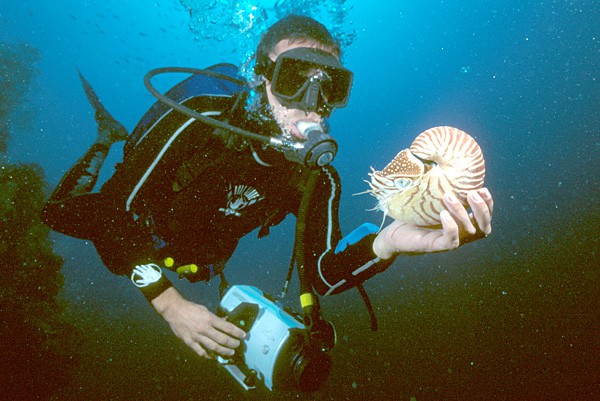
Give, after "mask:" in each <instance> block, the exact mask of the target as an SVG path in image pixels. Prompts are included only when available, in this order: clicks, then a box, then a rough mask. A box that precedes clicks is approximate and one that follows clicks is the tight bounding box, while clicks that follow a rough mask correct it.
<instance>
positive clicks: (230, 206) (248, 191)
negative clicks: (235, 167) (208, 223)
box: [219, 185, 264, 217]
mask: <svg viewBox="0 0 600 401" xmlns="http://www.w3.org/2000/svg"><path fill="white" fill-rule="evenodd" d="M263 198H264V197H263V196H261V195H260V194H259V193H258V191H257V190H256V189H254V188H252V187H249V186H247V185H236V186H235V187H233V186H231V185H230V186H229V193H228V194H227V207H225V208H220V209H219V211H220V212H223V213H225V216H230V215H232V214H233V215H234V216H238V217H239V216H241V212H240V211H241V210H242V209H243V208H245V207H247V206H250V205H252V204H254V203H256V202H258V201H260V200H262V199H263Z"/></svg>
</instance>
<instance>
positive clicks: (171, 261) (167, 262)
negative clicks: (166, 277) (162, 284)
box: [164, 257, 175, 267]
mask: <svg viewBox="0 0 600 401" xmlns="http://www.w3.org/2000/svg"><path fill="white" fill-rule="evenodd" d="M164 263H165V266H166V267H173V266H174V265H175V259H173V258H171V257H168V258H166V259H165V260H164Z"/></svg>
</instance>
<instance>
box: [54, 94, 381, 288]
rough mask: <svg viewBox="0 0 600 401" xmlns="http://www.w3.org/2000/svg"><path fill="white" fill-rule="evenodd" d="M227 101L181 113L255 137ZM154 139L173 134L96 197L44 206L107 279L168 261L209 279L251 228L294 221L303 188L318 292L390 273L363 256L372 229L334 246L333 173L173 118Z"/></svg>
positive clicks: (206, 98) (137, 156) (251, 125)
mask: <svg viewBox="0 0 600 401" xmlns="http://www.w3.org/2000/svg"><path fill="white" fill-rule="evenodd" d="M235 100H236V96H223V95H219V96H210V95H202V96H196V97H193V98H191V99H188V100H186V103H185V104H186V105H188V106H189V107H192V108H194V109H195V110H197V111H199V112H204V113H209V114H211V115H213V116H216V117H217V118H220V119H223V118H225V117H227V118H228V120H229V121H230V122H231V123H232V124H236V125H238V126H242V127H244V128H246V129H248V130H253V131H254V132H256V131H261V130H262V131H264V130H265V126H261V124H260V123H259V122H258V121H256V120H252V119H250V118H248V115H247V112H246V110H245V108H244V107H243V105H238V106H237V107H235V108H233V111H232V112H230V111H231V110H232V107H233V105H234V103H235ZM138 128H139V127H138ZM153 130H157V131H156V132H158V131H161V132H170V133H173V132H176V133H177V135H176V138H175V139H172V141H171V143H170V144H169V146H168V148H167V147H165V146H163V145H164V143H165V141H162V142H161V143H160V144H158V143H156V142H152V141H146V140H145V139H144V140H140V142H139V143H138V144H137V145H135V147H134V148H132V149H127V147H126V152H125V158H124V162H123V163H121V164H120V165H118V166H117V170H116V172H115V174H114V175H113V177H111V178H110V179H109V180H108V181H107V182H106V183H105V184H104V185H103V187H102V188H101V190H100V192H99V193H89V194H83V195H76V196H67V197H64V196H63V197H61V198H57V197H52V198H51V199H50V200H49V202H48V203H47V205H46V207H45V209H44V211H43V219H44V221H45V222H46V223H47V224H48V225H50V226H51V227H52V228H53V229H55V230H57V231H60V232H62V233H65V234H67V235H71V236H74V237H78V238H84V239H89V240H91V241H93V243H94V245H95V247H96V249H97V251H98V253H99V255H100V257H101V258H102V261H103V262H104V264H105V265H106V266H107V267H108V268H109V269H110V270H111V271H112V272H113V273H116V274H123V275H128V276H131V275H132V271H133V269H134V268H135V267H136V266H138V265H140V264H144V263H158V262H159V261H162V260H163V259H164V258H166V257H171V258H173V259H174V260H175V263H176V264H177V265H184V264H192V263H193V264H196V265H197V266H199V267H200V270H199V272H198V273H197V274H196V276H195V277H196V278H197V279H200V280H208V279H210V278H211V277H212V276H214V275H215V274H217V273H219V272H220V271H221V270H222V268H223V267H224V266H225V263H226V262H227V260H228V259H229V258H230V257H231V255H232V253H233V252H234V250H235V248H236V245H237V243H238V241H239V239H240V238H242V237H243V236H245V235H246V234H248V233H249V232H251V231H253V230H254V229H256V228H258V227H261V228H260V230H259V237H260V236H263V235H266V234H267V233H268V230H269V227H270V226H272V225H275V224H278V223H280V222H281V221H282V220H283V219H284V218H285V216H286V215H288V214H290V213H292V214H295V215H297V213H298V210H299V207H300V202H301V199H302V196H303V193H304V192H305V190H306V185H307V180H309V179H310V180H312V182H314V188H313V192H312V197H311V201H310V207H309V208H308V209H307V213H306V216H305V230H304V233H305V234H304V240H303V241H302V245H303V250H304V252H303V255H304V259H305V260H304V262H305V266H306V272H307V276H308V278H309V280H310V282H311V283H312V285H313V287H314V288H315V289H316V290H317V292H319V293H321V294H324V293H327V292H329V293H336V292H339V291H343V290H345V289H348V288H351V287H353V286H354V285H356V284H358V283H360V282H362V281H364V280H365V279H367V278H369V277H371V276H373V275H374V274H375V273H377V272H379V271H382V270H383V269H385V268H387V266H389V263H388V262H385V261H384V262H382V261H379V259H378V258H376V255H375V254H374V253H373V251H372V242H373V239H374V237H375V235H374V234H373V233H372V231H373V230H372V229H369V228H368V227H366V226H365V227H363V226H361V228H360V229H359V230H358V231H357V232H355V233H353V234H351V235H350V236H349V237H347V238H346V239H344V240H342V235H341V231H340V227H339V222H338V204H339V198H340V193H341V191H340V181H339V177H338V174H337V172H336V170H335V169H334V168H333V167H332V166H327V167H322V168H318V169H317V170H309V169H306V168H304V167H302V166H300V165H299V164H296V163H292V162H289V161H287V160H286V159H285V158H284V156H283V155H282V154H281V153H279V152H277V151H274V150H272V149H266V150H265V149H262V148H261V147H260V145H257V146H255V147H252V146H248V144H246V145H245V146H240V147H238V146H236V145H235V144H234V145H230V146H227V145H226V144H225V143H226V141H225V140H224V138H223V136H218V135H215V134H214V131H215V129H214V128H212V127H210V126H208V125H206V124H204V123H201V122H198V121H194V120H191V118H190V117H188V116H185V115H183V114H181V113H178V112H174V111H171V112H170V113H169V115H168V118H163V119H161V120H160V121H158V122H157V123H156V124H154V125H152V126H151V127H148V128H147V129H145V131H146V132H147V136H145V138H151V137H152V136H153V132H152V131H153ZM137 131H139V129H137ZM146 132H144V133H143V134H145V133H146ZM134 133H135V131H134ZM173 136H174V135H172V136H171V138H173ZM142 137H144V136H143V135H142ZM146 142H147V143H146ZM239 148H241V149H239ZM161 149H162V150H163V151H164V153H163V154H162V155H161V156H160V158H157V157H156V156H155V155H156V154H157V153H158V152H159V150H161ZM164 149H166V150H164ZM149 155H154V156H152V157H148V156H149ZM158 159H159V160H158ZM157 160H158V161H157ZM153 163H154V164H153ZM132 171H134V172H133V173H132ZM311 175H312V178H311ZM340 240H342V241H341V242H340ZM336 248H337V249H336ZM259 258H260V255H257V259H259ZM257 262H258V261H257ZM253 264H257V263H253ZM169 285H170V283H168V281H167V284H165V281H164V280H162V285H161V286H160V288H155V289H154V290H153V291H150V292H148V291H146V292H145V294H146V296H147V297H148V298H149V299H152V298H153V297H155V296H157V295H158V294H159V293H160V292H161V291H163V290H164V289H165V288H167V287H168V286H169Z"/></svg>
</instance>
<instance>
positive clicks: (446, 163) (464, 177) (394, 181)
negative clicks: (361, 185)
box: [368, 127, 485, 226]
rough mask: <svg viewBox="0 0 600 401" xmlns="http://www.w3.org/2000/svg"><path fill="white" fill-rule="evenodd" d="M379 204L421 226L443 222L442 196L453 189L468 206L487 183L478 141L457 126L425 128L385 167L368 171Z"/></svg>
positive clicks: (372, 191)
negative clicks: (472, 195) (474, 193)
mask: <svg viewBox="0 0 600 401" xmlns="http://www.w3.org/2000/svg"><path fill="white" fill-rule="evenodd" d="M369 176H370V177H371V181H370V182H369V185H370V186H371V190H370V191H368V192H370V193H371V194H372V195H373V196H375V197H376V198H377V200H378V203H377V206H376V207H375V209H379V210H382V211H383V212H384V213H385V214H389V215H390V216H392V217H393V218H394V219H396V220H400V221H403V222H406V223H410V224H416V225H420V226H432V225H438V224H439V223H440V218H439V216H440V212H441V211H442V210H444V209H445V206H444V203H443V201H442V197H443V195H444V194H445V193H446V192H453V193H454V194H455V195H456V196H457V197H458V199H460V201H461V202H462V203H463V205H465V206H466V205H467V201H466V198H467V193H468V192H469V191H471V190H475V189H479V188H481V187H482V186H483V181H484V178H485V161H484V159H483V153H482V152H481V149H480V147H479V145H478V144H477V142H475V140H474V139H473V138H472V137H471V136H470V135H468V134H467V133H465V132H463V131H461V130H459V129H457V128H453V127H435V128H431V129H428V130H427V131H425V132H423V133H421V134H420V135H419V136H417V138H416V139H415V140H414V141H413V143H412V145H411V146H410V148H409V149H404V150H402V151H401V152H400V153H398V155H396V157H395V158H394V159H393V160H392V161H391V162H390V163H389V164H388V165H387V166H386V167H385V168H384V169H383V170H382V171H375V170H373V169H372V172H371V173H369Z"/></svg>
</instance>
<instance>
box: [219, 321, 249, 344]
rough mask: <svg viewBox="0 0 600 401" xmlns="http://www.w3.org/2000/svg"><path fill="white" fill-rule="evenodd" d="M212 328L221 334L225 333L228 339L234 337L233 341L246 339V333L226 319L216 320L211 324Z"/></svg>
mask: <svg viewBox="0 0 600 401" xmlns="http://www.w3.org/2000/svg"><path fill="white" fill-rule="evenodd" d="M212 324H213V327H214V328H215V329H217V330H219V331H220V332H222V333H225V334H226V335H228V336H229V338H231V337H234V338H235V339H240V340H241V339H243V338H244V337H246V332H245V331H244V330H242V329H240V328H239V327H237V326H236V325H235V324H233V323H231V322H228V321H227V320H226V319H223V318H217V319H215V320H214V321H213V322H212Z"/></svg>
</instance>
